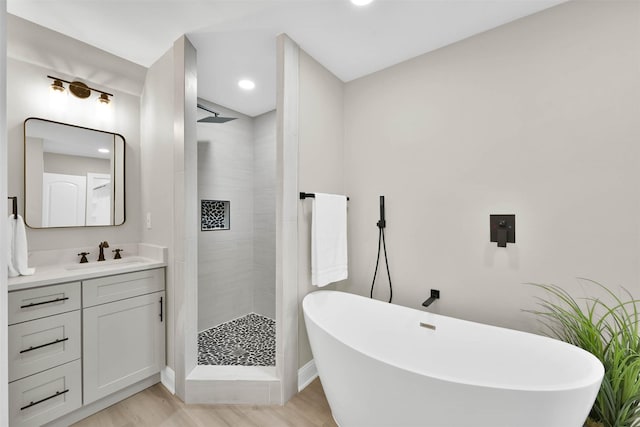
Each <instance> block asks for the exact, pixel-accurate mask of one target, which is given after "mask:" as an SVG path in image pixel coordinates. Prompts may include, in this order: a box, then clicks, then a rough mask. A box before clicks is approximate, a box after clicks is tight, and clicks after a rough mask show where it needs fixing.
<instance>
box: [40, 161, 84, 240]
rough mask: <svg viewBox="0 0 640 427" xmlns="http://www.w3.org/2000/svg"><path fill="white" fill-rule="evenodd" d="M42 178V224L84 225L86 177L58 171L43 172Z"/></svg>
mask: <svg viewBox="0 0 640 427" xmlns="http://www.w3.org/2000/svg"><path fill="white" fill-rule="evenodd" d="M42 178H43V180H42V190H43V191H42V196H43V197H42V226H43V227H73V226H79V225H84V222H85V205H86V201H85V200H86V192H87V191H86V186H87V182H86V181H87V180H86V178H85V177H83V176H78V175H64V174H60V173H43V174H42Z"/></svg>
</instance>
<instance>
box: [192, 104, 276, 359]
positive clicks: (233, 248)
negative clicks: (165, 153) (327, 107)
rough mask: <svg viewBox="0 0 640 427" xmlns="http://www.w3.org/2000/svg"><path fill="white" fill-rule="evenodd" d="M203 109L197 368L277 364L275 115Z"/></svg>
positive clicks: (205, 106) (200, 128) (200, 115)
mask: <svg viewBox="0 0 640 427" xmlns="http://www.w3.org/2000/svg"><path fill="white" fill-rule="evenodd" d="M198 108H199V111H198V126H197V131H198V198H199V205H200V223H201V228H200V232H199V236H198V331H199V333H198V364H199V365H242V366H275V343H276V339H275V332H276V331H275V301H276V300H275V206H276V204H275V196H276V190H275V186H276V173H275V172H276V162H275V160H276V145H275V141H276V138H275V137H276V135H275V134H276V114H275V111H272V112H269V113H266V114H262V115H260V116H257V117H249V116H246V115H243V114H241V113H239V112H236V111H232V110H229V109H225V108H223V107H221V106H218V105H215V104H213V103H211V102H208V101H205V100H202V99H200V100H199V103H198ZM211 114H213V116H211ZM214 123H218V125H212V124H214Z"/></svg>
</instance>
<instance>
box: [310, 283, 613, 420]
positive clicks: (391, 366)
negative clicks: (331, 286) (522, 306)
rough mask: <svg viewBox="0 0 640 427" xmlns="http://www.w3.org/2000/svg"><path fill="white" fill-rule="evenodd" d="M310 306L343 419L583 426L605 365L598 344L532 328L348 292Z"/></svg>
mask: <svg viewBox="0 0 640 427" xmlns="http://www.w3.org/2000/svg"><path fill="white" fill-rule="evenodd" d="M302 305H303V310H304V317H305V321H306V325H307V331H308V333H309V340H310V342H311V349H312V351H313V355H314V360H315V363H316V366H317V368H318V373H319V375H320V379H321V381H322V386H323V387H324V391H325V394H326V396H327V400H328V401H329V406H331V411H332V412H333V417H334V419H335V420H336V422H337V423H338V424H339V425H340V426H341V427H375V426H380V427H413V426H416V427H417V426H424V427H582V426H583V424H584V421H585V419H586V418H587V415H588V414H589V411H590V409H591V406H592V405H593V402H594V400H595V398H596V395H597V393H598V389H599V388H600V382H601V381H602V376H603V374H604V369H603V367H602V364H601V363H600V361H599V360H598V359H597V358H596V357H594V356H593V355H591V354H590V353H588V352H586V351H583V350H581V349H579V348H577V347H574V346H572V345H569V344H566V343H563V342H560V341H557V340H554V339H551V338H546V337H542V336H538V335H534V334H529V333H525V332H519V331H514V330H510V329H504V328H498V327H495V326H488V325H483V324H479V323H473V322H468V321H464V320H459V319H454V318H451V317H446V316H440V315H437V314H432V313H427V312H423V311H419V310H414V309H411V308H406V307H401V306H398V305H392V304H387V303H384V302H380V301H376V300H371V299H369V298H365V297H361V296H357V295H353V294H348V293H344V292H336V291H317V292H313V293H311V294H309V295H307V296H306V297H305V298H304V301H303V303H302ZM421 323H422V326H421ZM432 327H435V329H432Z"/></svg>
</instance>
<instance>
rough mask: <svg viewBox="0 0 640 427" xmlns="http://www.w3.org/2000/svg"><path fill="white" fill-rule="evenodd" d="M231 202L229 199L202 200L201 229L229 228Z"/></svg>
mask: <svg viewBox="0 0 640 427" xmlns="http://www.w3.org/2000/svg"><path fill="white" fill-rule="evenodd" d="M230 203H231V202H229V201H228V200H200V230H202V231H213V230H229V229H230V228H231V227H230V218H229V217H230V207H229V204H230Z"/></svg>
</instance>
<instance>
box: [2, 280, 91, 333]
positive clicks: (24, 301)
mask: <svg viewBox="0 0 640 427" xmlns="http://www.w3.org/2000/svg"><path fill="white" fill-rule="evenodd" d="M79 309H80V282H71V283H64V284H62V285H51V286H43V287H41V288H32V289H24V290H22V291H14V292H9V325H13V324H15V323H19V322H26V321H27V320H33V319H39V318H41V317H45V316H52V315H54V314H60V313H66V312H68V311H73V310H79Z"/></svg>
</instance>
